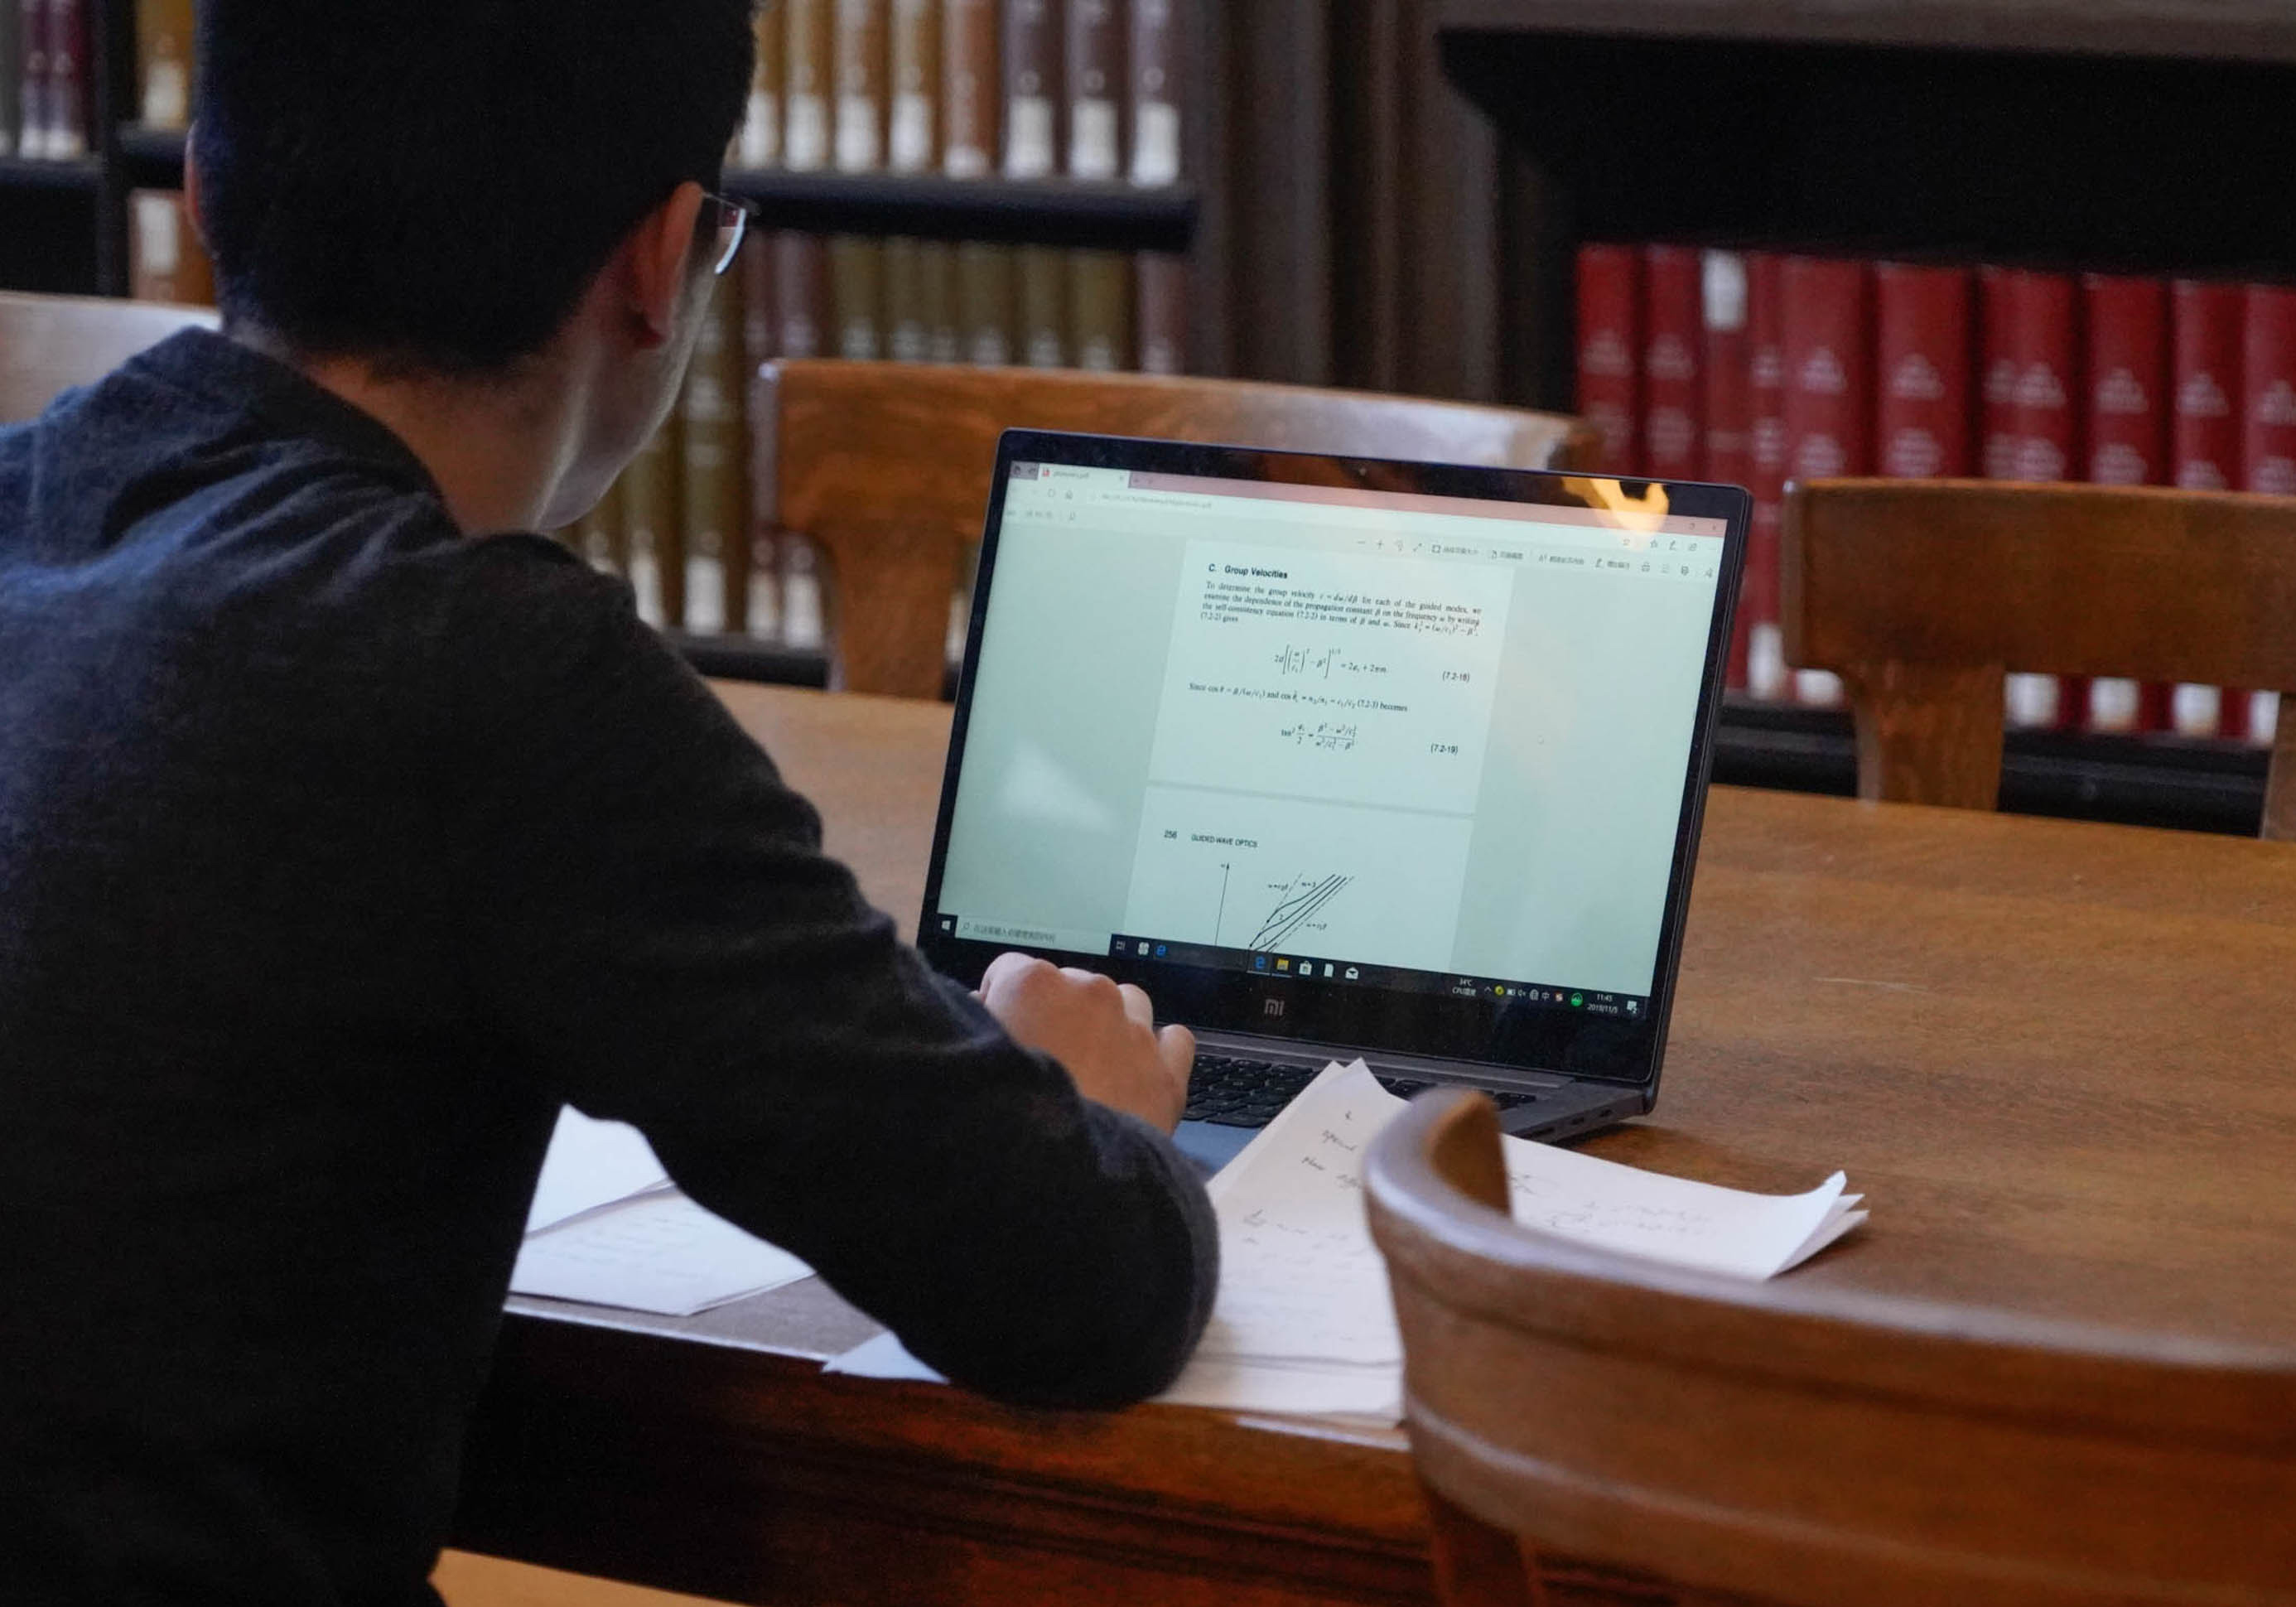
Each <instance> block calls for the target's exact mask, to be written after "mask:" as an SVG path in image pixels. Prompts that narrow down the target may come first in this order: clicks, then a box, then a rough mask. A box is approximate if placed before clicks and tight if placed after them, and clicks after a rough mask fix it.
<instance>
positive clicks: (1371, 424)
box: [751, 361, 1595, 697]
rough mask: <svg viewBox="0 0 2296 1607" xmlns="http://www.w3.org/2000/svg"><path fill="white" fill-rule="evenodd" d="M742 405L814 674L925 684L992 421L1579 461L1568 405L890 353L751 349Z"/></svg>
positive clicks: (979, 486)
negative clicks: (923, 361) (821, 627)
mask: <svg viewBox="0 0 2296 1607" xmlns="http://www.w3.org/2000/svg"><path fill="white" fill-rule="evenodd" d="M751 417H752V419H753V421H755V422H754V426H753V427H754V430H755V432H756V434H757V437H758V458H759V462H758V486H759V488H760V500H761V503H762V504H763V508H762V512H763V517H764V520H765V521H766V523H767V526H768V527H769V528H778V529H782V530H784V531H787V532H791V533H793V534H797V535H800V536H805V537H811V538H812V539H813V540H814V541H815V542H816V544H818V545H819V547H820V550H821V553H822V555H823V559H824V562H825V564H826V565H827V567H828V569H829V570H830V573H829V575H828V577H827V581H828V585H827V586H826V590H827V592H828V594H829V603H830V611H831V619H830V629H831V639H832V646H833V658H832V672H831V674H832V685H837V686H841V687H844V688H847V689H849V690H852V691H857V692H879V693H895V694H898V695H901V696H906V697H933V696H937V695H938V694H939V692H940V689H941V685H942V680H943V677H944V675H945V673H946V663H945V654H946V644H947V634H948V611H949V599H950V597H951V596H952V595H953V594H954V593H955V588H956V586H957V583H958V580H959V578H960V574H961V565H962V564H963V562H964V553H965V551H966V548H967V545H969V544H970V543H971V542H972V541H974V540H977V539H978V538H979V537H980V525H981V519H982V516H983V514H984V513H985V512H986V511H987V507H988V473H989V468H990V465H991V464H992V463H993V462H994V461H995V458H996V438H997V436H998V434H999V433H1000V432H1001V431H1003V430H1005V429H1007V428H1031V429H1039V430H1087V431H1093V432H1096V433H1100V434H1106V435H1146V436H1164V437H1169V438H1174V439H1182V440H1192V441H1207V442H1218V443H1234V444H1236V445H1242V446H1251V447H1269V448H1284V447H1292V448H1300V449H1303V450H1308V451H1317V452H1331V453H1339V454H1353V455H1361V456H1367V457H1373V456H1376V457H1402V458H1412V457H1418V458H1434V459H1439V460H1444V461H1448V462H1453V463H1477V464H1486V465H1512V466H1515V467H1520V468H1548V467H1579V466H1583V465H1585V464H1586V463H1589V462H1591V461H1592V459H1591V456H1590V454H1591V453H1592V451H1593V450H1594V448H1595V437H1594V435H1593V433H1592V432H1591V431H1589V430H1587V428H1586V427H1585V426H1584V425H1582V424H1580V423H1579V422H1577V421H1576V420H1573V419H1569V418H1562V417H1557V416H1555V415H1553V414H1539V413H1527V412H1522V411H1520V410H1517V409H1513V408H1499V407H1480V406H1467V405H1464V404H1461V403H1453V402H1431V401H1422V400H1418V399H1415V398H1404V397H1392V396H1378V395H1373V394H1370V393H1367V392H1351V391H1342V390H1317V389H1301V388H1298V387H1293V386H1283V385H1262V384H1251V383H1246V382H1241V381H1225V380H1196V379H1168V378H1160V377H1152V376H1149V375H1143V374H1084V373H1065V372H1059V371H1052V370H1036V369H1006V368H989V369H977V368H947V367H933V366H924V365H910V364H901V363H848V362H827V361H786V362H780V363H770V364H767V365H766V367H765V370H764V372H763V373H762V375H761V376H760V379H759V383H758V393H757V401H756V406H754V407H753V409H752V413H751Z"/></svg>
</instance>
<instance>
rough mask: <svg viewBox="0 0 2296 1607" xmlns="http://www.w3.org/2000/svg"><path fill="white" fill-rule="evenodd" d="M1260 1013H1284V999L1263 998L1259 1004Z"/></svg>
mask: <svg viewBox="0 0 2296 1607" xmlns="http://www.w3.org/2000/svg"><path fill="white" fill-rule="evenodd" d="M1259 1013H1260V1014H1262V1015H1282V1014H1283V1000H1282V999H1263V1000H1261V1001H1260V1004H1259Z"/></svg>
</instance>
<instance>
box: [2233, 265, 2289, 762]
mask: <svg viewBox="0 0 2296 1607" xmlns="http://www.w3.org/2000/svg"><path fill="white" fill-rule="evenodd" d="M2246 293H2247V301H2248V307H2247V316H2246V319H2245V327H2244V330H2243V344H2242V352H2241V397H2242V403H2241V484H2242V485H2243V488H2246V489H2248V490H2251V491H2260V492H2263V493H2265V494H2266V495H2267V496H2296V287H2292V286H2289V285H2284V284H2251V285H2250V286H2249V287H2248V289H2247V292H2246ZM2246 712H2247V718H2248V729H2247V732H2246V735H2247V737H2248V740H2249V741H2250V742H2261V743H2267V744H2268V743H2269V742H2272V741H2273V739H2274V737H2275V735H2276V734H2277V732H2278V730H2279V727H2280V694H2279V692H2278V690H2277V689H2274V690H2271V691H2267V692H2258V693H2251V695H2250V699H2249V706H2248V709H2247V711H2246Z"/></svg>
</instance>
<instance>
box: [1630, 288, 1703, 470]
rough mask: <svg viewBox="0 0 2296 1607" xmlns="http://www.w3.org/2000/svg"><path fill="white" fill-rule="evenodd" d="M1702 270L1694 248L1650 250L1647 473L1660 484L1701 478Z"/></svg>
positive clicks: (1645, 422)
mask: <svg viewBox="0 0 2296 1607" xmlns="http://www.w3.org/2000/svg"><path fill="white" fill-rule="evenodd" d="M1699 272H1700V265H1699V254H1698V252H1697V251H1696V250H1693V249H1692V248H1691V247H1688V246H1678V245H1653V246H1646V247H1644V250H1643V336H1644V347H1643V461H1642V471H1643V472H1644V473H1645V474H1648V475H1652V476H1653V477H1654V478H1657V479H1661V480H1693V479H1695V478H1697V475H1698V460H1699V439H1698V438H1699V433H1700V429H1701V422H1700V415H1701V414H1702V413H1703V412H1704V402H1705V396H1704V394H1703V387H1702V384H1701V382H1700V380H1699V373H1698V360H1699V356H1700V348H1701V347H1702V345H1703V344H1704V338H1703V334H1702V324H1704V323H1705V314H1704V309H1703V308H1702V306H1701V301H1702V293H1701V287H1700V284H1699Z"/></svg>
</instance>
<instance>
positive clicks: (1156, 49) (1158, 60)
mask: <svg viewBox="0 0 2296 1607" xmlns="http://www.w3.org/2000/svg"><path fill="white" fill-rule="evenodd" d="M1172 6H1173V0H1132V37H1131V46H1132V49H1131V63H1130V65H1131V73H1130V76H1131V79H1132V182H1133V183H1134V184H1149V185H1153V184H1177V183H1178V182H1179V180H1180V168H1181V165H1182V162H1181V155H1180V34H1179V28H1178V24H1177V20H1176V19H1175V17H1174V16H1173V12H1172Z"/></svg>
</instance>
